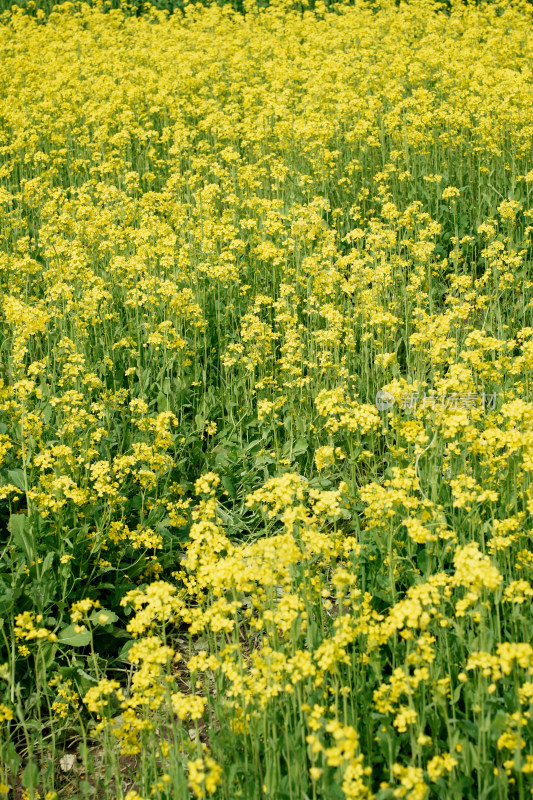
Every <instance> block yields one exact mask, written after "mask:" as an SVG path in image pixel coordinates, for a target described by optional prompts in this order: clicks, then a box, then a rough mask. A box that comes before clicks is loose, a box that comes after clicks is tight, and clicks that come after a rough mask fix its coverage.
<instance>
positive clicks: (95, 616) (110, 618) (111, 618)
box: [89, 608, 118, 625]
mask: <svg viewBox="0 0 533 800" xmlns="http://www.w3.org/2000/svg"><path fill="white" fill-rule="evenodd" d="M103 615H105V617H106V618H107V619H105V620H101V619H100V617H101V616H103ZM117 619H118V617H117V615H116V614H115V612H114V611H108V610H107V609H106V608H98V609H96V611H93V613H92V614H91V616H90V617H89V622H92V624H93V625H111V624H112V623H113V622H116V621H117Z"/></svg>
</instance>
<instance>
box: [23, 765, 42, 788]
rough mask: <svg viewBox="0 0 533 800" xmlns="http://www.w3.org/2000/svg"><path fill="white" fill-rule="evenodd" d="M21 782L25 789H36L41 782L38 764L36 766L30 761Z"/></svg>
mask: <svg viewBox="0 0 533 800" xmlns="http://www.w3.org/2000/svg"><path fill="white" fill-rule="evenodd" d="M20 781H21V783H22V785H23V786H24V788H25V789H35V788H36V786H37V783H38V781H39V770H38V768H37V764H34V763H33V761H28V763H27V764H26V766H25V767H24V772H23V773H22V775H21V778H20Z"/></svg>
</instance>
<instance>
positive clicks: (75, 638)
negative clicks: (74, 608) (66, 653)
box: [57, 625, 91, 647]
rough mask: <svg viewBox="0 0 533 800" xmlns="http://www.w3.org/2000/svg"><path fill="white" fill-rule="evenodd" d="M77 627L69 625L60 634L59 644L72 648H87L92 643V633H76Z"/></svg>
mask: <svg viewBox="0 0 533 800" xmlns="http://www.w3.org/2000/svg"><path fill="white" fill-rule="evenodd" d="M77 627H78V626H77V625H68V626H67V627H66V628H63V630H62V631H61V632H60V634H59V636H58V637H57V641H58V642H59V644H67V645H69V646H70V647H85V645H87V644H89V642H90V641H91V634H90V631H88V630H84V631H82V632H81V633H76V628H77Z"/></svg>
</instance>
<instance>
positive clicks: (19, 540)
mask: <svg viewBox="0 0 533 800" xmlns="http://www.w3.org/2000/svg"><path fill="white" fill-rule="evenodd" d="M7 527H8V528H9V531H10V533H11V535H12V536H13V541H14V542H15V544H16V546H17V547H18V549H19V550H22V552H23V553H24V555H25V556H26V559H27V561H28V563H29V564H31V562H32V561H33V541H32V536H31V532H30V521H29V519H28V517H27V515H26V514H11V516H10V517H9V522H8V524H7Z"/></svg>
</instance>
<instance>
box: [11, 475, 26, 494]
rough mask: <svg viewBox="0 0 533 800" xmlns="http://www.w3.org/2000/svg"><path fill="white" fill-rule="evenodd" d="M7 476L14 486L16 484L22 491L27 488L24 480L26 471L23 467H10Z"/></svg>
mask: <svg viewBox="0 0 533 800" xmlns="http://www.w3.org/2000/svg"><path fill="white" fill-rule="evenodd" d="M7 476H8V478H9V480H10V483H12V484H13V486H16V487H17V489H20V490H21V492H23V491H24V490H25V488H26V484H25V481H24V471H23V470H22V469H8V471H7Z"/></svg>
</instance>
